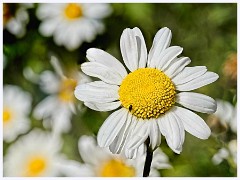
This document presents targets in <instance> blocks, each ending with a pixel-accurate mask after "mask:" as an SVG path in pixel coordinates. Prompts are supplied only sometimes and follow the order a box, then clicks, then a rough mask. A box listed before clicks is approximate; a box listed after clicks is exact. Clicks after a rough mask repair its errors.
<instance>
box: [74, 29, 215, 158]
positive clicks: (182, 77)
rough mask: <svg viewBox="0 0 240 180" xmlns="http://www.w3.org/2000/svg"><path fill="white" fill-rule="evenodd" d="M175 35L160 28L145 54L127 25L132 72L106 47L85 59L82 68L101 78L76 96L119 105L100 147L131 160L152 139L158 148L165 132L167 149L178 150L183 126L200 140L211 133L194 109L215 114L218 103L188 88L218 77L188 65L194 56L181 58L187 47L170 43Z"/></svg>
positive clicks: (124, 46)
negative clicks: (121, 153)
mask: <svg viewBox="0 0 240 180" xmlns="http://www.w3.org/2000/svg"><path fill="white" fill-rule="evenodd" d="M171 37H172V33H171V31H170V29H168V28H166V27H165V28H162V29H160V30H159V31H158V32H157V34H156V36H155V38H154V40H153V45H152V48H151V49H150V52H149V53H147V48H146V44H145V40H144V37H143V35H142V33H141V31H140V29H138V28H136V27H135V28H133V29H129V28H127V29H125V30H124V31H123V33H122V36H121V38H120V49H121V53H122V56H123V61H124V63H125V65H126V66H127V68H128V69H129V70H130V73H127V71H126V69H125V67H124V66H123V65H122V64H121V63H120V62H119V61H118V60H117V59H116V58H114V57H113V56H111V55H110V54H108V53H106V52H105V51H103V50H100V49H96V48H91V49H88V51H87V58H88V60H89V61H90V62H85V63H83V64H82V65H81V69H82V71H83V72H84V73H85V74H87V75H89V76H93V77H97V78H99V79H100V80H101V81H95V82H90V83H86V84H81V85H78V86H77V87H76V90H75V92H74V93H75V96H76V98H77V99H79V100H81V101H83V102H84V104H85V105H86V106H88V107H89V108H91V109H93V110H97V111H112V110H115V109H118V110H116V111H115V112H113V113H112V114H111V115H110V116H109V117H108V118H107V119H106V120H105V122H104V123H103V124H102V126H101V128H100V130H99V132H98V136H97V140H98V144H99V146H100V147H110V150H111V151H112V152H113V153H119V152H121V151H122V150H123V149H124V151H125V155H126V157H128V158H132V157H134V155H135V154H136V153H135V151H137V149H138V147H139V146H140V145H141V144H143V143H144V142H145V141H146V139H147V138H148V137H149V139H150V146H151V148H152V149H153V150H154V149H155V148H157V147H158V146H159V145H160V143H161V134H162V135H163V136H165V138H166V141H167V143H168V145H169V147H170V148H171V149H172V150H173V151H174V152H176V153H178V154H179V153H180V152H181V151H182V145H183V143H184V139H185V130H186V131H188V132H189V133H190V134H192V135H194V136H196V137H198V138H200V139H207V138H208V137H209V136H210V135H211V130H210V129H209V127H208V126H207V124H206V123H205V121H204V120H203V119H202V118H201V117H200V116H198V115H197V114H195V113H193V112H192V111H190V110H193V111H197V112H202V113H209V114H211V113H214V112H215V111H216V102H215V101H214V99H212V98H211V97H209V96H206V95H203V94H199V93H195V92H188V91H192V90H195V89H198V88H200V87H203V86H205V85H207V84H210V83H212V82H214V81H216V80H217V79H218V77H219V76H218V75H217V74H216V73H213V72H209V71H207V68H206V67H205V66H196V67H186V66H187V65H188V64H189V63H190V62H191V60H190V59H189V58H188V57H177V56H178V55H179V54H181V52H182V50H183V48H181V47H179V46H171V47H169V45H170V42H171ZM185 91H187V92H185ZM178 104H180V105H182V106H184V107H185V108H182V107H179V106H178ZM188 109H190V110H188Z"/></svg>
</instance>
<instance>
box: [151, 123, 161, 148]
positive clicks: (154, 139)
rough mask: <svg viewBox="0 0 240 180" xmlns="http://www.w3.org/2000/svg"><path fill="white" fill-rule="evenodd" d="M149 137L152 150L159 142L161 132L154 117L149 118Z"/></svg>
mask: <svg viewBox="0 0 240 180" xmlns="http://www.w3.org/2000/svg"><path fill="white" fill-rule="evenodd" d="M149 138H150V145H151V148H152V150H154V149H156V148H157V147H158V146H159V145H160V143H161V132H160V130H159V127H158V123H157V120H156V119H151V120H149Z"/></svg>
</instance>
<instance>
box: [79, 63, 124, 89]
mask: <svg viewBox="0 0 240 180" xmlns="http://www.w3.org/2000/svg"><path fill="white" fill-rule="evenodd" d="M81 69H82V71H83V72H84V73H85V74H87V75H89V76H93V77H97V78H99V79H101V80H102V81H104V82H106V83H109V84H115V85H120V84H121V83H122V77H121V76H120V74H119V73H118V72H117V71H115V70H113V69H111V68H110V67H108V66H105V65H102V64H100V63H97V62H85V63H83V64H82V65H81Z"/></svg>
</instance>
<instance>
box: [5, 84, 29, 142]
mask: <svg viewBox="0 0 240 180" xmlns="http://www.w3.org/2000/svg"><path fill="white" fill-rule="evenodd" d="M31 103H32V98H31V95H30V94H29V93H28V92H25V91H23V90H22V89H20V88H19V87H17V86H14V85H4V87H3V140H4V141H6V142H10V141H13V140H15V139H16V138H17V137H18V135H20V134H23V133H25V132H27V131H28V130H29V128H30V119H29V117H28V116H29V113H30V111H31Z"/></svg>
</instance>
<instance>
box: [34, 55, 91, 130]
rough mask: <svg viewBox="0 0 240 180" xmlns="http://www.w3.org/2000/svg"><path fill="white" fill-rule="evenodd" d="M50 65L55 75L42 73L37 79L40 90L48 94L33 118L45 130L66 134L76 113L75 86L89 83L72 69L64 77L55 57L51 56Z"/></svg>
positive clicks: (38, 106)
mask: <svg viewBox="0 0 240 180" xmlns="http://www.w3.org/2000/svg"><path fill="white" fill-rule="evenodd" d="M51 64H52V66H53V68H54V69H55V71H56V73H53V72H51V71H44V72H43V73H42V74H41V75H40V78H39V82H40V87H41V89H42V90H43V91H44V92H45V93H47V94H49V96H47V97H46V98H45V99H44V100H42V101H41V102H40V103H39V104H38V105H37V106H36V107H35V109H34V111H33V116H34V117H35V118H36V119H39V120H42V119H43V125H44V126H45V127H46V128H50V127H51V128H52V129H53V131H54V133H57V134H59V133H62V132H68V131H69V130H70V128H71V117H72V115H73V113H75V112H76V98H75V97H74V94H73V93H74V89H75V86H76V85H78V84H80V83H86V82H89V81H90V80H89V78H88V77H87V76H86V75H84V74H83V73H80V72H78V71H77V69H74V70H73V72H71V73H70V74H69V76H68V77H66V76H65V75H64V73H63V70H62V68H61V65H60V64H59V61H58V59H57V58H56V57H54V56H52V58H51Z"/></svg>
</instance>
